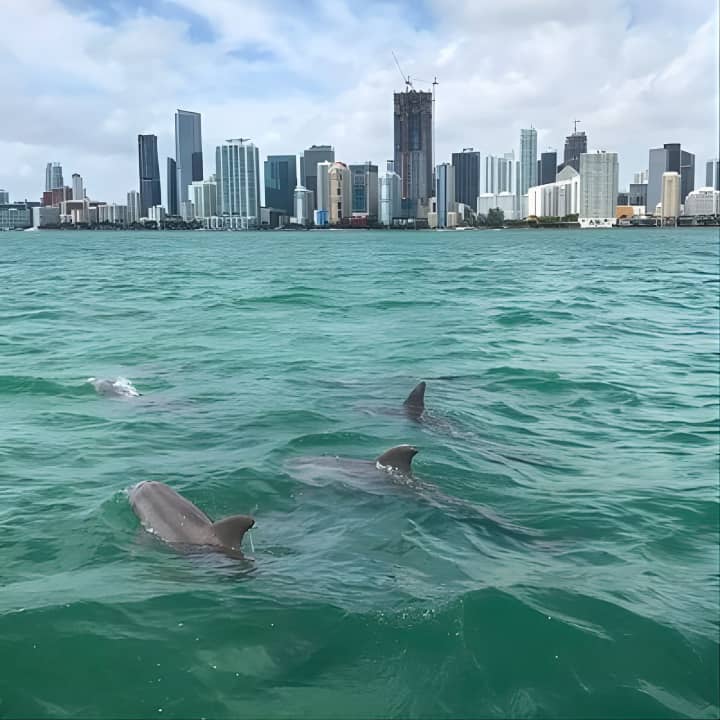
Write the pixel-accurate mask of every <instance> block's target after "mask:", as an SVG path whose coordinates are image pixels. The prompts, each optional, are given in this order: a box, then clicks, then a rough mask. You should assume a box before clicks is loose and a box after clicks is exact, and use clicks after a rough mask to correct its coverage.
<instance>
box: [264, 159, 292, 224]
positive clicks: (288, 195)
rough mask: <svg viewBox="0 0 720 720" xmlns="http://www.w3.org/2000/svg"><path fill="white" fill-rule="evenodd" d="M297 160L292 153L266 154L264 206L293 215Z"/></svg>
mask: <svg viewBox="0 0 720 720" xmlns="http://www.w3.org/2000/svg"><path fill="white" fill-rule="evenodd" d="M297 184H298V183H297V160H296V158H295V156H294V155H268V158H267V160H266V161H265V207H269V208H276V209H278V210H282V211H283V212H284V213H285V214H286V215H293V213H294V212H295V211H294V194H295V188H296V187H297Z"/></svg>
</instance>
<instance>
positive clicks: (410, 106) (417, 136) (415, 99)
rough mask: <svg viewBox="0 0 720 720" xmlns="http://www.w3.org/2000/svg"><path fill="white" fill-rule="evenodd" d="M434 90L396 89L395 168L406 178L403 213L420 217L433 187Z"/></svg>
mask: <svg viewBox="0 0 720 720" xmlns="http://www.w3.org/2000/svg"><path fill="white" fill-rule="evenodd" d="M432 116H433V104H432V93H429V92H418V91H416V90H406V91H405V92H399V93H394V142H395V172H396V173H398V175H400V178H401V180H402V204H403V214H406V215H407V217H416V216H417V210H418V205H419V204H425V203H427V201H428V199H429V198H430V197H431V195H432V194H433V192H434V188H433V132H432V129H433V124H432V123H433V117H432Z"/></svg>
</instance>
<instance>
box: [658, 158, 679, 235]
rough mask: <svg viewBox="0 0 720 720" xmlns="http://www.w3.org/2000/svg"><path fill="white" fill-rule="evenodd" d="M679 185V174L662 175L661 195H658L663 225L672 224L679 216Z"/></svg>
mask: <svg viewBox="0 0 720 720" xmlns="http://www.w3.org/2000/svg"><path fill="white" fill-rule="evenodd" d="M681 185H682V177H681V175H680V173H679V172H675V171H669V172H664V173H663V175H662V193H661V195H660V205H661V208H662V215H661V217H662V221H663V224H665V223H666V222H668V221H672V224H674V223H675V221H676V219H677V217H678V215H680V202H681V201H680V193H681Z"/></svg>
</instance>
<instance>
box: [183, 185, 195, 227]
mask: <svg viewBox="0 0 720 720" xmlns="http://www.w3.org/2000/svg"><path fill="white" fill-rule="evenodd" d="M190 184H191V185H192V183H190ZM180 217H181V219H182V220H184V221H185V222H190V220H194V219H195V206H194V205H193V202H192V200H183V201H182V202H181V203H180Z"/></svg>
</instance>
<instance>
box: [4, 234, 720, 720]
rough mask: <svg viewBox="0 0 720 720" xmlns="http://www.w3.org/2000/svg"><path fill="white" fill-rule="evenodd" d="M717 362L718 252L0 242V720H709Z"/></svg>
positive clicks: (298, 238) (365, 238)
mask: <svg viewBox="0 0 720 720" xmlns="http://www.w3.org/2000/svg"><path fill="white" fill-rule="evenodd" d="M718 349H719V348H718V234H717V229H696V228H693V229H667V230H659V229H647V230H640V229H628V230H594V231H566V230H557V231H555V230H542V231H540V230H538V231H533V230H502V231H478V232H475V231H467V232H444V233H442V232H429V231H428V232H410V231H397V232H394V231H393V232H373V231H313V232H286V231H283V232H257V233H222V232H221V233H206V232H186V233H171V232H147V233H146V232H128V233H124V232H53V231H43V232H36V233H2V234H0V350H1V352H0V663H2V672H1V673H0V716H1V717H12V718H30V717H76V718H83V717H94V718H118V717H122V718H155V717H157V718H160V717H162V718H167V717H169V718H201V717H202V718H231V717H246V718H254V717H272V718H280V717H300V716H304V717H310V718H371V717H372V718H375V717H414V718H431V717H438V718H440V717H442V718H455V717H458V718H459V717H464V718H468V717H478V718H479V717H543V718H546V717H547V718H550V717H563V718H586V717H588V718H589V717H598V718H640V717H642V718H661V717H707V718H711V717H717V716H718V713H719V712H720V707H719V706H720V701H719V699H718V671H719V665H718V651H719V648H720V644H719V639H718V633H719V631H720V625H719V622H718V601H719V594H718V593H719V584H718V563H719V552H718V539H719V538H718V519H719V504H718V415H719V412H718V357H719V356H718ZM90 377H95V378H116V377H124V378H127V379H128V380H129V381H130V382H131V383H132V385H133V386H134V387H135V388H137V390H138V391H139V392H140V393H141V396H140V397H137V398H112V397H106V396H101V395H98V393H96V391H95V389H94V388H93V386H92V385H91V384H90V383H88V382H87V380H88V378H90ZM421 380H425V381H426V382H427V393H426V408H427V410H426V415H425V417H424V418H423V420H422V421H421V422H414V421H413V420H412V419H409V418H408V417H406V416H405V415H404V414H403V413H402V411H401V408H402V402H403V400H404V398H405V397H406V396H407V394H408V393H409V392H410V390H411V389H412V388H413V387H414V386H415V385H416V384H417V383H418V382H419V381H421ZM401 443H410V444H412V445H414V446H415V447H417V448H418V450H419V453H418V455H417V457H416V458H415V460H414V477H415V480H416V482H417V485H416V486H413V485H407V486H404V487H398V485H397V482H396V480H395V479H394V478H392V477H387V478H384V477H381V476H379V477H378V478H374V479H373V480H372V481H371V482H369V484H368V487H367V488H365V487H364V486H363V483H362V479H359V480H358V482H352V483H348V482H346V479H347V478H345V477H344V476H343V475H342V474H338V475H337V477H334V476H333V474H332V473H330V475H329V476H328V475H327V474H325V475H323V476H322V477H317V476H316V475H313V473H312V472H308V471H307V467H308V466H303V467H304V469H303V471H302V472H300V471H299V470H298V465H297V461H298V459H301V458H308V457H311V456H320V457H322V456H325V457H329V458H332V457H335V456H339V457H347V458H355V459H365V460H369V461H371V460H373V458H375V457H377V456H378V455H379V454H380V453H382V452H383V451H384V450H386V449H388V448H390V447H392V446H394V445H398V444H401ZM310 467H312V466H310ZM378 474H379V471H378ZM141 480H159V481H162V482H166V483H168V484H169V485H171V486H172V487H173V488H175V489H176V490H178V491H179V492H181V493H182V494H183V495H185V496H186V497H188V498H189V499H190V500H192V501H193V502H194V503H196V504H197V505H198V506H199V507H200V508H202V509H203V510H205V511H206V512H207V513H208V514H209V515H210V516H211V517H213V518H216V519H217V518H220V517H222V516H225V515H230V514H234V513H249V514H252V515H253V516H254V517H255V519H256V523H257V526H256V528H255V529H254V530H253V537H252V539H253V546H254V550H251V548H250V546H249V543H248V541H247V540H246V541H245V543H244V548H245V552H246V554H247V555H248V556H249V558H248V559H247V560H245V561H239V560H237V559H232V558H227V557H224V556H222V555H217V554H185V553H180V552H177V551H175V550H173V549H172V548H169V547H167V546H165V545H163V544H162V543H161V542H159V541H158V540H157V539H156V538H154V537H152V536H151V535H149V534H148V533H147V532H145V531H143V530H142V529H141V527H140V525H139V522H138V520H137V518H136V517H135V515H134V514H133V512H132V510H131V508H130V505H129V503H128V498H127V494H126V493H127V489H128V488H129V487H130V486H132V485H133V484H135V483H137V482H139V481H141ZM420 487H422V488H423V492H419V491H418V490H417V488H420ZM428 497H435V498H441V499H440V500H438V501H437V502H427V498H428ZM450 499H452V502H450ZM250 558H252V559H250Z"/></svg>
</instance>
